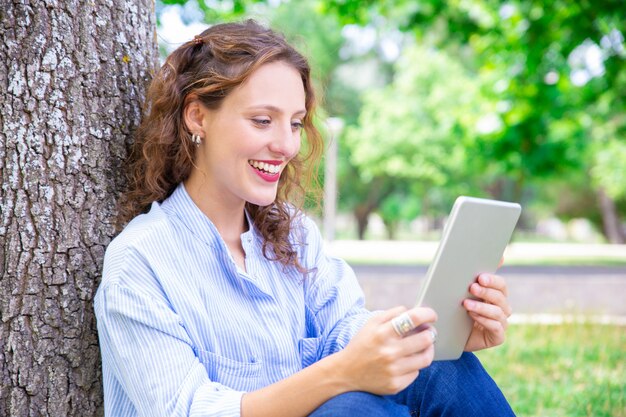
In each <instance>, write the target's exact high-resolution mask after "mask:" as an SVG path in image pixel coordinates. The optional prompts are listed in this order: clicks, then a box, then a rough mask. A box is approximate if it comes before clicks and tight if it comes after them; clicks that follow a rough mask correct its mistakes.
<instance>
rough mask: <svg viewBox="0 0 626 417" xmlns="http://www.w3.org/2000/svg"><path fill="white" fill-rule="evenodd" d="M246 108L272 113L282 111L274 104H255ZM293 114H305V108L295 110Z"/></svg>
mask: <svg viewBox="0 0 626 417" xmlns="http://www.w3.org/2000/svg"><path fill="white" fill-rule="evenodd" d="M248 110H268V111H271V112H273V113H281V114H282V113H284V111H283V110H282V109H280V108H278V107H276V106H274V105H273V104H257V105H253V106H250V107H248ZM293 114H294V115H302V116H304V115H305V114H306V109H301V110H297V111H295V112H294V113H293Z"/></svg>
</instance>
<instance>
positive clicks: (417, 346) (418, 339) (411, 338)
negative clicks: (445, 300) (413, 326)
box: [398, 325, 437, 356]
mask: <svg viewBox="0 0 626 417" xmlns="http://www.w3.org/2000/svg"><path fill="white" fill-rule="evenodd" d="M436 340H437V330H436V329H435V328H434V327H433V326H430V325H427V326H424V328H423V329H422V330H420V331H419V332H415V333H412V334H410V335H408V336H406V337H405V338H403V339H402V340H401V341H400V342H399V343H398V348H399V350H400V351H399V353H400V355H402V356H410V355H415V354H417V353H422V352H424V351H426V350H427V349H429V348H430V347H431V346H433V345H434V344H435V341H436Z"/></svg>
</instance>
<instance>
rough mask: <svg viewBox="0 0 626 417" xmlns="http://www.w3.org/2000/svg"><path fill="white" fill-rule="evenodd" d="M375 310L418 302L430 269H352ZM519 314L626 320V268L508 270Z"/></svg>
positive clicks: (503, 272) (513, 302)
mask: <svg viewBox="0 0 626 417" xmlns="http://www.w3.org/2000/svg"><path fill="white" fill-rule="evenodd" d="M353 268H354V270H355V272H356V275H357V278H358V279H359V282H360V283H361V286H362V287H363V290H364V292H365V297H366V303H367V306H368V307H369V308H372V309H386V308H389V307H392V306H395V305H400V304H402V305H406V306H411V305H413V304H414V303H415V300H416V298H417V294H418V291H419V288H420V285H421V283H422V281H423V278H424V275H425V274H426V270H427V267H424V266H404V265H389V266H387V265H353ZM499 273H500V275H502V276H504V277H505V278H506V279H507V283H508V287H509V298H510V301H511V305H512V306H513V310H514V312H515V313H517V314H575V315H594V316H605V315H608V316H612V317H620V318H622V319H624V318H626V267H624V266H616V267H610V266H607V267H586V266H567V267H566V266H551V267H548V266H508V267H507V266H505V267H503V268H502V269H500V271H499Z"/></svg>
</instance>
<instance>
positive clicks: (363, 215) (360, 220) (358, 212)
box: [354, 204, 372, 240]
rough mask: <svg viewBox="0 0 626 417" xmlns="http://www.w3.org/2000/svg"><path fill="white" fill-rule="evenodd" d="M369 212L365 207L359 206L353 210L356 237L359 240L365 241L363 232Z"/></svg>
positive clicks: (367, 221)
mask: <svg viewBox="0 0 626 417" xmlns="http://www.w3.org/2000/svg"><path fill="white" fill-rule="evenodd" d="M371 212H372V211H371V210H370V209H369V207H368V206H367V205H364V204H361V205H357V206H356V207H355V208H354V217H355V218H356V226H357V236H358V238H359V240H363V239H365V231H366V230H367V224H368V223H369V217H370V214H371Z"/></svg>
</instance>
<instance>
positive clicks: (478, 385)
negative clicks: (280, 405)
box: [309, 352, 515, 417]
mask: <svg viewBox="0 0 626 417" xmlns="http://www.w3.org/2000/svg"><path fill="white" fill-rule="evenodd" d="M351 416H358V417H396V416H397V417H417V416H420V417H435V416H442V417H447V416H462V417H507V416H515V413H513V410H511V407H510V406H509V403H508V402H507V401H506V398H504V395H502V392H501V391H500V389H499V388H498V386H497V385H496V383H495V382H494V381H493V379H491V377H490V376H489V375H488V374H487V372H486V371H485V368H483V366H482V365H481V364H480V361H479V360H478V358H476V356H474V355H473V354H471V353H467V352H465V353H463V355H462V356H461V358H460V359H458V360H456V361H442V362H433V363H432V365H430V366H429V367H428V368H425V369H422V370H421V371H420V374H419V376H418V377H417V379H416V380H415V381H413V383H412V384H411V385H409V386H408V387H407V388H406V389H404V390H403V391H401V392H399V393H398V394H395V395H387V396H379V395H374V394H369V393H367V392H348V393H345V394H341V395H338V396H336V397H334V398H331V399H330V400H328V401H327V402H325V403H324V404H322V405H321V406H320V407H319V408H318V409H317V410H315V411H314V412H313V413H312V414H310V416H309V417H351Z"/></svg>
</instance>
